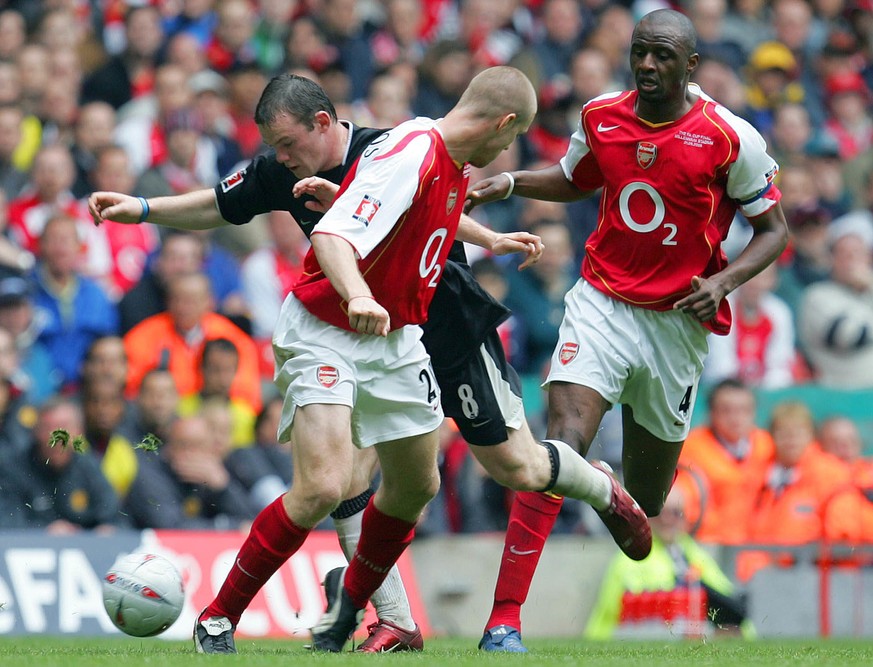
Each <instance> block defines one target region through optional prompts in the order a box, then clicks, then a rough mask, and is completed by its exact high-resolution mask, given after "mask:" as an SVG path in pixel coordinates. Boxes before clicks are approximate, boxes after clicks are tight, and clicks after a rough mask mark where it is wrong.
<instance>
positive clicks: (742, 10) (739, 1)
mask: <svg viewBox="0 0 873 667" xmlns="http://www.w3.org/2000/svg"><path fill="white" fill-rule="evenodd" d="M769 4H770V3H769V2H767V0H734V2H731V3H729V6H728V11H727V14H725V18H724V28H723V31H722V32H723V34H724V36H725V38H726V39H730V40H733V41H735V42H736V43H737V44H739V45H740V46H741V47H742V49H743V53H745V54H749V53H751V52H752V51H753V50H754V49H755V47H756V46H757V45H758V44H760V43H761V42H766V41H767V40H768V39H770V38H771V37H772V33H771V30H770V26H769V25H768V21H767V17H768V10H769ZM704 90H706V89H705V88H704ZM716 99H718V98H716ZM719 102H721V100H719Z"/></svg>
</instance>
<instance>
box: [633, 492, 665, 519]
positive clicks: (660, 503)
mask: <svg viewBox="0 0 873 667" xmlns="http://www.w3.org/2000/svg"><path fill="white" fill-rule="evenodd" d="M631 495H633V494H631ZM634 500H636V501H637V504H638V505H639V506H640V507H642V508H643V512H645V513H646V516H648V517H653V516H658V515H659V514H660V513H661V510H662V509H663V508H664V499H663V498H658V497H650V495H646V494H643V496H642V497H641V498H637V497H636V496H634Z"/></svg>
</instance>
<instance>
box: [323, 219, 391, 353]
mask: <svg viewBox="0 0 873 667" xmlns="http://www.w3.org/2000/svg"><path fill="white" fill-rule="evenodd" d="M310 241H311V243H312V250H313V252H315V257H316V259H318V265H319V266H320V267H321V270H322V271H324V275H325V276H327V279H328V280H330V284H331V285H333V288H334V289H335V290H336V291H337V292H338V293H339V295H340V296H341V297H342V298H343V299H344V300H345V301H346V303H347V304H348V312H349V326H351V328H352V329H354V330H355V331H357V332H358V333H362V334H372V335H375V336H387V335H388V332H389V331H391V318H390V316H389V315H388V311H387V310H385V309H384V308H383V307H382V306H381V305H380V304H379V302H378V301H376V299H374V298H373V293H372V292H371V291H370V286H369V285H368V284H367V281H366V280H364V277H363V276H362V275H361V271H360V270H359V269H358V263H357V260H356V259H355V250H354V248H353V247H352V245H351V243H349V242H348V241H346V240H345V239H344V238H341V237H339V236H336V235H335V234H319V233H318V232H317V231H316V232H314V233H313V234H312V237H311V238H310Z"/></svg>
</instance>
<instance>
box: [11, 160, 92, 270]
mask: <svg viewBox="0 0 873 667" xmlns="http://www.w3.org/2000/svg"><path fill="white" fill-rule="evenodd" d="M75 180H76V167H75V164H74V163H73V156H72V155H71V154H70V150H69V149H68V148H66V147H65V146H61V145H58V144H50V145H47V146H43V147H42V148H40V150H39V152H38V153H37V155H36V158H35V159H34V161H33V169H32V171H31V174H30V183H29V185H28V187H27V188H26V189H25V190H24V191H23V192H22V194H21V195H20V196H19V197H16V198H15V199H13V200H12V201H11V202H9V230H10V233H11V234H12V237H13V239H14V240H15V241H16V243H18V245H19V246H20V247H21V248H23V249H25V250H27V251H28V252H32V253H34V254H36V250H37V241H38V239H39V237H40V236H41V235H42V233H43V226H44V225H45V224H46V220H48V218H49V217H50V216H52V215H55V214H57V213H65V214H66V215H67V216H70V217H71V218H73V219H75V220H77V221H79V222H80V230H79V231H80V234H81V239H82V242H83V243H84V244H87V247H85V248H84V250H85V251H86V252H87V253H88V255H89V256H88V260H87V262H86V265H87V266H88V268H89V269H90V270H95V271H97V272H98V273H99V272H100V271H101V269H102V268H103V267H105V266H106V260H107V259H108V258H107V257H106V253H105V248H101V247H99V243H97V242H96V241H95V243H90V241H92V240H94V239H98V238H99V236H98V235H96V234H94V233H93V232H92V230H93V228H94V225H93V223H92V222H91V220H90V216H89V215H88V208H87V206H84V207H83V204H82V203H81V202H79V201H78V200H77V199H76V198H75V197H74V196H73V193H72V191H71V188H72V187H73V183H74V182H75Z"/></svg>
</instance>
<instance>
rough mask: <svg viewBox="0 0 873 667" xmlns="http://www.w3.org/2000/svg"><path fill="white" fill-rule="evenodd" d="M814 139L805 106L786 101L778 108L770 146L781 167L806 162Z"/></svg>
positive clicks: (774, 115)
mask: <svg viewBox="0 0 873 667" xmlns="http://www.w3.org/2000/svg"><path fill="white" fill-rule="evenodd" d="M704 90H705V89H704ZM707 92H708V91H707ZM710 94H711V93H710ZM716 99H717V98H716ZM812 139H813V129H812V123H811V122H810V120H809V112H808V111H807V110H806V107H805V106H803V105H802V104H799V103H797V102H786V103H785V104H783V105H781V106H779V107H778V108H777V109H776V111H775V112H774V114H773V131H772V133H771V138H770V142H769V144H768V146H769V149H770V154H771V155H772V156H773V159H774V160H776V162H777V163H778V164H779V165H780V167H784V166H785V165H788V164H802V163H804V162H806V160H807V151H808V149H809V146H810V142H811V141H812Z"/></svg>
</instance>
